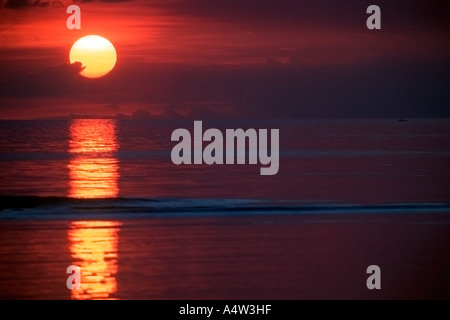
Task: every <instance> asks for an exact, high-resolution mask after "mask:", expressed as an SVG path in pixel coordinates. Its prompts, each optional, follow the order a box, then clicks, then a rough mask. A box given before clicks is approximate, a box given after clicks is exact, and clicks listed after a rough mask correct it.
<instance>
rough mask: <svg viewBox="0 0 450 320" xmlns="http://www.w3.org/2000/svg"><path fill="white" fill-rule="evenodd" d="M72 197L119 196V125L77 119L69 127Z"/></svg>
mask: <svg viewBox="0 0 450 320" xmlns="http://www.w3.org/2000/svg"><path fill="white" fill-rule="evenodd" d="M69 131H70V141H69V153H70V154H71V155H72V158H71V160H70V162H69V165H68V168H69V177H70V182H69V197H72V198H113V197H117V195H118V194H119V186H118V178H119V162H118V160H117V158H116V157H115V152H117V151H118V149H119V144H118V143H117V124H116V121H115V120H112V119H76V120H73V121H72V122H71V124H70V129H69Z"/></svg>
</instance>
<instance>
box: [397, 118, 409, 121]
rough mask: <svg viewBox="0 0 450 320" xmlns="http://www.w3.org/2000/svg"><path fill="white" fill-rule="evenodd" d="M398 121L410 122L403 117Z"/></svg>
mask: <svg viewBox="0 0 450 320" xmlns="http://www.w3.org/2000/svg"><path fill="white" fill-rule="evenodd" d="M398 121H402V122H404V121H408V120H407V119H403V117H402V118H400V119H398Z"/></svg>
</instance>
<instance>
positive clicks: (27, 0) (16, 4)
mask: <svg viewBox="0 0 450 320" xmlns="http://www.w3.org/2000/svg"><path fill="white" fill-rule="evenodd" d="M2 5H3V7H5V8H9V9H24V8H33V7H34V8H46V7H50V6H51V7H58V8H61V7H64V4H63V3H62V2H61V1H41V0H6V1H3V2H2Z"/></svg>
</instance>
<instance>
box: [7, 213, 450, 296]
mask: <svg viewBox="0 0 450 320" xmlns="http://www.w3.org/2000/svg"><path fill="white" fill-rule="evenodd" d="M0 228H1V232H0V238H1V241H0V252H1V253H2V254H1V255H0V260H1V263H0V268H1V271H0V278H1V279H0V298H1V299H95V298H101V299H106V298H108V299H109V298H114V299H152V300H154V299H156V300H157V299H274V300H276V299H448V298H449V297H450V296H449V293H448V285H450V277H449V276H448V270H449V268H450V250H449V249H450V215H449V214H448V212H447V213H422V214H395V213H392V214H388V215H386V214H383V215H379V214H369V215H367V214H342V215H326V214H321V215H314V214H309V215H274V214H272V215H265V216H261V215H259V216H231V217H230V216H227V217H223V216H221V217H189V218H181V217H179V218H157V219H148V218H146V219H122V220H120V219H119V220H3V221H2V224H0ZM74 263H75V264H79V265H81V268H82V270H85V272H87V274H85V275H84V278H83V277H82V283H83V281H84V282H85V284H84V285H85V286H86V287H85V288H84V290H83V291H82V292H81V293H78V294H74V293H73V292H71V291H70V290H68V289H67V288H66V282H65V281H66V279H67V276H68V275H66V274H65V268H67V266H69V265H71V264H74ZM373 264H376V265H379V266H380V268H381V272H382V280H381V281H382V282H381V283H382V289H381V290H368V289H367V287H366V279H367V277H368V276H369V275H367V274H366V268H367V267H368V266H369V265H373Z"/></svg>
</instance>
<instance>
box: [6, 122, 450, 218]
mask: <svg viewBox="0 0 450 320" xmlns="http://www.w3.org/2000/svg"><path fill="white" fill-rule="evenodd" d="M176 128H186V129H188V130H189V131H190V132H191V133H192V135H193V121H162V120H161V121H156V120H147V121H145V120H140V121H138V120H121V121H119V120H108V119H103V120H102V119H92V120H87V119H77V120H67V121H65V120H61V121H60V120H49V121H44V120H39V121H1V122H0V164H1V169H0V195H8V196H37V197H62V198H64V197H67V198H78V199H83V198H121V199H122V201H121V202H120V203H119V204H118V203H117V201H115V202H114V206H116V205H119V206H121V205H123V206H125V207H127V206H128V207H130V206H133V204H131V203H130V202H129V201H131V199H139V201H135V204H136V206H138V207H139V206H141V205H143V206H144V207H148V206H150V207H152V206H155V208H156V207H158V206H161V207H167V206H171V204H172V203H173V205H174V206H175V207H182V206H185V205H186V206H187V207H190V206H199V205H201V203H204V204H205V206H210V205H213V206H214V205H218V206H225V208H226V207H227V206H235V205H237V206H240V205H242V204H244V205H245V206H247V205H248V203H247V202H246V201H242V200H257V201H256V202H259V201H261V200H262V201H263V202H264V203H265V202H267V201H272V202H273V203H272V205H273V206H284V202H283V201H286V200H290V201H293V202H295V205H299V204H303V203H306V204H308V205H311V204H312V205H320V206H321V205H325V206H327V209H329V206H330V205H334V204H336V205H361V204H373V205H380V204H381V205H384V204H396V205H399V204H424V203H425V204H430V203H433V204H436V203H448V202H449V201H450V166H449V164H450V161H449V160H450V120H415V119H413V120H410V121H408V122H399V121H397V120H396V119H389V120H303V121H301V120H300V121H287V120H286V121H204V122H203V130H204V131H205V130H206V129H208V128H218V129H221V130H222V132H225V129H227V128H230V129H236V128H243V129H244V130H246V129H248V128H255V129H261V128H267V129H279V130H280V160H279V162H280V168H279V172H278V174H276V175H273V176H261V175H260V172H259V170H260V167H261V166H262V165H261V164H259V163H258V164H255V165H249V164H245V165H211V166H208V165H206V164H203V165H179V166H177V165H175V164H173V163H172V161H171V158H170V153H171V150H172V148H173V146H174V145H175V144H176V142H172V141H171V133H172V131H173V130H175V129H176ZM207 144H208V143H207V142H204V143H203V146H206V145H207ZM125 199H128V200H129V201H126V202H124V201H125ZM192 199H197V200H198V199H204V200H205V201H204V202H202V201H200V202H198V201H192ZM185 200H188V201H185ZM215 200H217V201H215ZM280 200H282V202H281V203H280V202H279V201H280ZM43 201H44V200H43ZM67 203H69V202H67ZM70 203H73V202H70ZM291 204H292V203H289V205H291ZM259 205H260V204H259V203H258V204H257V206H259Z"/></svg>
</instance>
